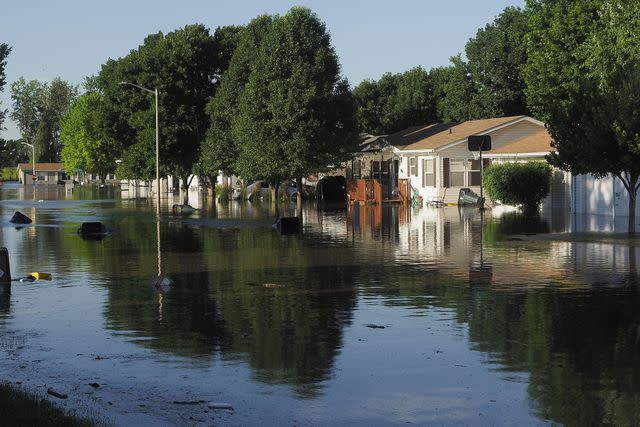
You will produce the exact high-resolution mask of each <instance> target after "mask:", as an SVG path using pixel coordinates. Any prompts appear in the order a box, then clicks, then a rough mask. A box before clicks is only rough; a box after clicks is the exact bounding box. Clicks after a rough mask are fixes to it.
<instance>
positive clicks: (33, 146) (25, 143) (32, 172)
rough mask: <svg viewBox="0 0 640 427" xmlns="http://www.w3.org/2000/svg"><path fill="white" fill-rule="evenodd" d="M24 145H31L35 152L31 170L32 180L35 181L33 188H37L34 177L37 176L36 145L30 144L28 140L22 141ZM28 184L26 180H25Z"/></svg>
mask: <svg viewBox="0 0 640 427" xmlns="http://www.w3.org/2000/svg"><path fill="white" fill-rule="evenodd" d="M21 142H22V143H23V144H24V145H26V146H27V147H31V150H32V152H33V157H32V159H33V170H32V171H31V180H32V181H33V188H34V189H35V188H36V180H35V179H33V177H34V176H36V146H35V145H33V144H29V143H28V142H24V141H21ZM25 184H26V182H25Z"/></svg>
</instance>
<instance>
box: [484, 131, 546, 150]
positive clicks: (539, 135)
mask: <svg viewBox="0 0 640 427" xmlns="http://www.w3.org/2000/svg"><path fill="white" fill-rule="evenodd" d="M550 151H554V149H553V148H552V147H551V135H549V132H547V130H546V129H540V130H539V131H538V132H535V133H533V134H531V135H529V136H525V137H523V138H520V139H517V140H515V141H513V142H510V143H508V144H505V145H503V146H502V147H500V148H497V149H495V150H492V151H491V153H490V154H517V153H548V152H550Z"/></svg>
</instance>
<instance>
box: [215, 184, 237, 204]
mask: <svg viewBox="0 0 640 427" xmlns="http://www.w3.org/2000/svg"><path fill="white" fill-rule="evenodd" d="M232 192H233V190H232V188H231V186H230V185H227V184H218V185H216V196H217V197H218V200H220V201H227V200H231V193H232Z"/></svg>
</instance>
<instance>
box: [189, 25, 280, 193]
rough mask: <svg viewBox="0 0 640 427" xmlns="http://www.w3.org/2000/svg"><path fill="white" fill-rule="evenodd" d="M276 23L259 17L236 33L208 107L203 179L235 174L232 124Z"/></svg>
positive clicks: (201, 168)
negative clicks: (264, 41) (265, 40)
mask: <svg viewBox="0 0 640 427" xmlns="http://www.w3.org/2000/svg"><path fill="white" fill-rule="evenodd" d="M273 19H274V18H273V17H271V16H269V15H262V16H258V17H257V18H255V19H253V20H252V21H251V22H250V23H249V24H248V25H247V26H246V27H244V28H243V29H242V30H240V31H239V32H238V33H237V36H236V39H235V41H236V43H237V46H236V48H235V50H234V52H233V55H232V56H231V58H230V60H229V61H227V63H228V68H227V70H226V71H225V73H224V76H223V77H222V78H221V82H220V86H219V88H218V90H217V91H216V94H215V96H214V97H213V98H211V100H210V101H209V103H208V105H207V112H208V114H209V119H210V126H209V129H208V131H207V135H206V138H205V140H204V141H203V143H202V149H201V151H200V159H199V163H198V172H199V174H200V175H201V176H209V180H212V179H213V176H215V175H217V171H218V170H222V171H223V172H224V173H225V174H228V175H230V174H233V173H235V172H236V169H237V168H236V161H237V158H238V152H239V147H238V143H237V141H235V139H234V138H233V135H232V134H231V123H232V120H233V118H234V116H235V115H236V114H237V112H238V98H239V97H240V94H241V93H242V92H243V91H244V87H245V85H246V84H247V82H248V81H249V75H250V73H251V65H252V63H253V61H254V59H255V55H256V52H257V50H258V49H259V47H260V45H261V43H262V39H263V38H264V36H265V35H266V34H267V32H268V31H269V28H270V27H271V24H272V22H273ZM208 185H209V187H210V188H213V186H214V185H215V183H214V182H209V183H208Z"/></svg>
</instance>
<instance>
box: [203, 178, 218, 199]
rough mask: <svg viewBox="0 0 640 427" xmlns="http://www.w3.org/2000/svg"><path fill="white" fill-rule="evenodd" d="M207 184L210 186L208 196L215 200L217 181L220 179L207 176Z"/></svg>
mask: <svg viewBox="0 0 640 427" xmlns="http://www.w3.org/2000/svg"><path fill="white" fill-rule="evenodd" d="M206 179H207V182H208V184H209V185H208V186H207V195H208V196H209V198H210V199H212V200H215V198H216V180H217V179H218V177H217V176H213V175H207V178H206Z"/></svg>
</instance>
